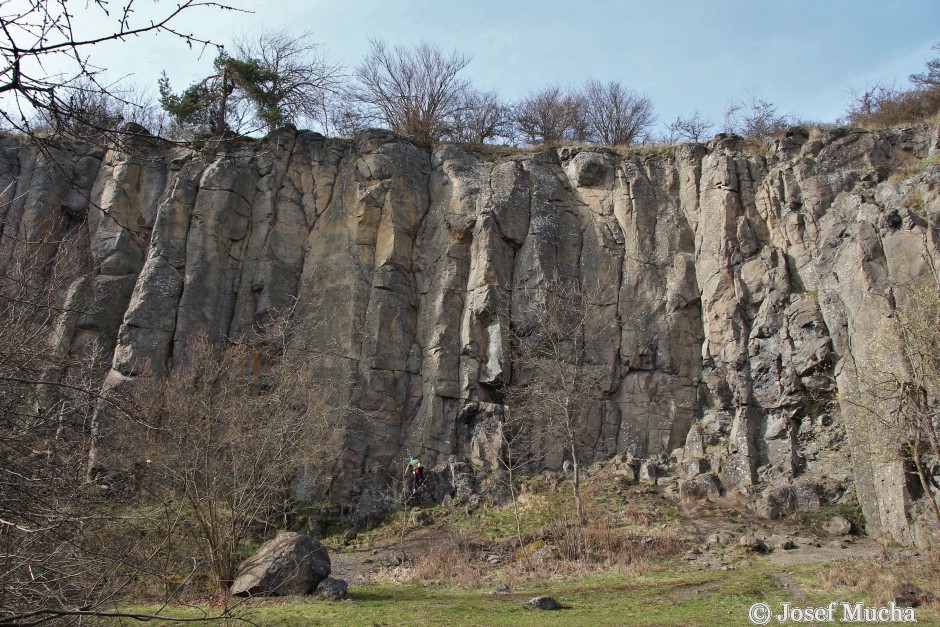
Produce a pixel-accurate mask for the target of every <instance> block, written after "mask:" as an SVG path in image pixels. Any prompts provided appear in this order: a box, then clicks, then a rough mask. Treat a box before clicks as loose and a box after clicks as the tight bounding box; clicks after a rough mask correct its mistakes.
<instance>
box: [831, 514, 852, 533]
mask: <svg viewBox="0 0 940 627" xmlns="http://www.w3.org/2000/svg"><path fill="white" fill-rule="evenodd" d="M826 531H828V532H829V533H831V534H832V535H834V536H847V535H849V534H850V533H852V523H850V522H849V521H847V520H846V519H845V518H843V517H842V516H833V517H832V518H830V519H829V522H827V523H826Z"/></svg>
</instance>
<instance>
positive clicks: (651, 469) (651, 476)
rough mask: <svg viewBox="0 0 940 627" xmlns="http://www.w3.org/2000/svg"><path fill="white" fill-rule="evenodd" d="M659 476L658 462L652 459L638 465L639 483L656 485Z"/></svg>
mask: <svg viewBox="0 0 940 627" xmlns="http://www.w3.org/2000/svg"><path fill="white" fill-rule="evenodd" d="M658 477H659V464H657V463H656V462H655V461H653V460H647V461H645V462H643V463H642V464H641V465H640V483H651V484H653V485H656V483H657V479H658Z"/></svg>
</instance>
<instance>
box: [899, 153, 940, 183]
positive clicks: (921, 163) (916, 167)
mask: <svg viewBox="0 0 940 627" xmlns="http://www.w3.org/2000/svg"><path fill="white" fill-rule="evenodd" d="M938 164H940V154H936V155H934V156H932V157H929V158H927V159H918V160H916V161H912V162H910V163H908V164H907V165H905V166H904V167H902V168H901V169H900V170H898V171H897V172H895V173H894V174H892V175H891V176H889V177H888V181H890V182H892V183H901V182H904V181H906V180H908V179H909V178H911V177H913V176H915V175H917V174H920V173H921V172H923V171H924V170H926V169H927V168H929V167H930V166H934V165H938Z"/></svg>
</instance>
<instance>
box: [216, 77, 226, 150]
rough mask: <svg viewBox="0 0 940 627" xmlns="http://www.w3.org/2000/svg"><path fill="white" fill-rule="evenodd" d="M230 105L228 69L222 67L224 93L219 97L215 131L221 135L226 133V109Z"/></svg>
mask: <svg viewBox="0 0 940 627" xmlns="http://www.w3.org/2000/svg"><path fill="white" fill-rule="evenodd" d="M227 107H228V69H227V68H225V67H223V68H222V94H221V96H220V98H219V113H218V119H217V120H216V121H215V132H216V133H217V134H219V135H222V134H224V133H225V109H226V108H227Z"/></svg>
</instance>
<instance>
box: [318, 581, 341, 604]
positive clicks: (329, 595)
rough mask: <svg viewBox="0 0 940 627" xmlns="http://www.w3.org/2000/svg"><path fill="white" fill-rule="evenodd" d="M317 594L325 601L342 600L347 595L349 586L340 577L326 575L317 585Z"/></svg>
mask: <svg viewBox="0 0 940 627" xmlns="http://www.w3.org/2000/svg"><path fill="white" fill-rule="evenodd" d="M317 596H318V597H320V598H321V599H326V600H327V601H342V600H343V599H345V598H347V597H348V596H349V586H347V585H346V582H345V581H343V580H342V579H334V578H333V577H327V578H326V579H324V580H323V581H321V582H320V585H319V586H317Z"/></svg>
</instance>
